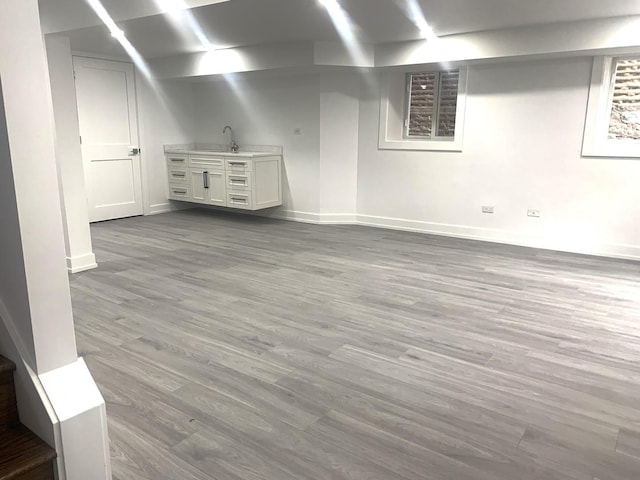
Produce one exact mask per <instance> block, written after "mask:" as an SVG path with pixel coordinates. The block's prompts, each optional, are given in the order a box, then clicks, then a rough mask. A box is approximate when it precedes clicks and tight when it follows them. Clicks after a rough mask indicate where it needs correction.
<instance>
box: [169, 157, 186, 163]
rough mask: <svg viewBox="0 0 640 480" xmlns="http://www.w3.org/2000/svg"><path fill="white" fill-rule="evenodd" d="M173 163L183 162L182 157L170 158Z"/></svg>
mask: <svg viewBox="0 0 640 480" xmlns="http://www.w3.org/2000/svg"><path fill="white" fill-rule="evenodd" d="M170 160H171V161H172V162H173V163H184V158H171V159H170Z"/></svg>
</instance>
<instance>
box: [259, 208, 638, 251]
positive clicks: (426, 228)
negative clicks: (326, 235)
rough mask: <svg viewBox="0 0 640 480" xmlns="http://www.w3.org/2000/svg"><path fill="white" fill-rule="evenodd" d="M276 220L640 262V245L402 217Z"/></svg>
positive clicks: (303, 215) (304, 215) (281, 214)
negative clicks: (577, 241) (581, 241)
mask: <svg viewBox="0 0 640 480" xmlns="http://www.w3.org/2000/svg"><path fill="white" fill-rule="evenodd" d="M269 216H270V217H272V218H279V219H282V220H290V221H294V222H302V223H314V224H318V225H363V226H368V227H378V228H388V229H391V230H402V231H409V232H417V233H425V234H430V235H440V236H444V237H453V238H464V239H468V240H478V241H483V242H492V243H500V244H505V245H515V246H520V247H529V248H539V249H542V250H553V251H560V252H567V253H577V254H581V255H593V256H598V257H610V258H620V259H624V260H636V261H638V260H640V246H636V245H625V244H614V243H612V244H605V243H592V244H589V245H586V246H582V247H576V246H575V245H568V244H566V243H563V242H561V241H559V240H558V239H550V238H546V237H542V236H534V235H527V234H522V233H518V232H514V231H509V230H500V229H490V228H480V227H470V226H465V225H452V224H444V223H433V222H423V221H418V220H407V219H401V218H390V217H378V216H374V215H354V214H317V213H310V212H300V211H295V210H280V211H277V212H274V213H273V214H272V215H269Z"/></svg>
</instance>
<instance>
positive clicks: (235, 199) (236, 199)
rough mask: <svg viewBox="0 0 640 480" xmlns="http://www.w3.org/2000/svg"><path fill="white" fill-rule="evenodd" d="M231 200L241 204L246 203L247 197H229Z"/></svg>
mask: <svg viewBox="0 0 640 480" xmlns="http://www.w3.org/2000/svg"><path fill="white" fill-rule="evenodd" d="M231 201H232V202H233V203H242V204H246V203H247V199H246V198H238V197H231Z"/></svg>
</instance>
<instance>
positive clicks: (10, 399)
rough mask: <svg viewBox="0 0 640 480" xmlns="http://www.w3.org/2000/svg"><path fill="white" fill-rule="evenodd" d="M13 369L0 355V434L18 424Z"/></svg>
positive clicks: (9, 362)
mask: <svg viewBox="0 0 640 480" xmlns="http://www.w3.org/2000/svg"><path fill="white" fill-rule="evenodd" d="M15 369H16V365H15V364H14V363H13V362H12V361H11V360H9V359H7V358H5V357H3V356H2V355H0V433H1V432H2V431H3V430H4V429H6V428H8V427H10V426H13V425H16V424H17V423H18V409H17V407H16V392H15V389H14V387H13V371H14V370H15ZM0 478H1V477H0Z"/></svg>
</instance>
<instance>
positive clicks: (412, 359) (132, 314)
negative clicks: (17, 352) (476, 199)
mask: <svg viewBox="0 0 640 480" xmlns="http://www.w3.org/2000/svg"><path fill="white" fill-rule="evenodd" d="M92 235H93V240H94V247H95V251H96V253H97V257H98V262H99V264H100V267H99V269H97V270H93V271H89V272H84V273H81V274H76V275H73V276H71V290H72V300H73V307H74V314H75V321H76V331H77V339H78V349H79V354H80V355H83V356H84V357H85V359H86V361H87V363H88V365H89V368H90V370H91V372H92V373H93V375H94V377H95V379H96V382H97V383H98V386H99V387H100V390H101V391H102V393H103V395H104V397H105V399H106V402H107V412H108V416H109V432H110V437H111V451H112V464H113V473H114V479H115V480H130V479H132V480H138V479H154V480H161V479H181V480H182V479H198V480H210V479H217V480H226V479H229V480H240V479H242V480H245V479H250V480H257V479H260V480H294V479H295V480H305V479H308V480H322V479H327V480H329V479H331V480H343V479H344V480H357V479H363V480H364V479H366V480H374V479H377V480H420V479H424V480H534V479H537V480H596V479H597V480H635V479H639V478H640V264H639V263H634V262H629V261H621V260H613V259H605V258H596V257H588V256H579V255H572V254H566V253H558V252H550V251H543V250H535V249H527V248H520V247H514V246H507V245H498V244H490V243H483V242H474V241H468V240H459V239H451V238H444V237H436V236H429V235H422V234H415V233H408V232H397V231H389V230H383V229H375V228H367V227H358V226H316V225H307V224H300V223H291V222H284V221H277V220H272V219H267V218H260V217H252V216H243V215H233V214H229V213H224V212H216V211H207V210H190V211H183V212H176V213H170V214H165V215H159V216H154V217H145V218H131V219H124V220H117V221H112V222H105V223H100V224H95V225H93V226H92Z"/></svg>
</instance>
